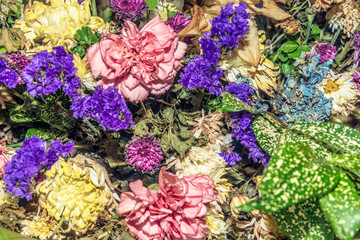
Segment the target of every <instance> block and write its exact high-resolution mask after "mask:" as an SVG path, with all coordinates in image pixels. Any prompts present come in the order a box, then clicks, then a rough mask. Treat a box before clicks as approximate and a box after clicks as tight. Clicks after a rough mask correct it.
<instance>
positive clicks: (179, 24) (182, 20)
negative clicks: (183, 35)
mask: <svg viewBox="0 0 360 240" xmlns="http://www.w3.org/2000/svg"><path fill="white" fill-rule="evenodd" d="M190 22H191V18H188V17H185V16H184V14H182V13H179V12H178V13H176V14H175V15H173V16H171V18H169V19H168V20H167V21H166V22H165V23H166V24H167V25H169V26H170V27H172V29H174V31H175V32H176V33H178V32H180V31H181V30H183V29H184V28H185V27H186V26H187V25H189V23H190Z"/></svg>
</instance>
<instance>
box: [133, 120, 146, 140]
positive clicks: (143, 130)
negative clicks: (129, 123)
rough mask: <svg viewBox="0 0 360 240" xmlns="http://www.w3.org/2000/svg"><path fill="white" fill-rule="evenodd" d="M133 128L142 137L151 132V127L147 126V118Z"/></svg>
mask: <svg viewBox="0 0 360 240" xmlns="http://www.w3.org/2000/svg"><path fill="white" fill-rule="evenodd" d="M133 129H134V134H135V135H137V136H140V137H142V136H144V135H146V134H147V133H148V132H149V127H148V126H147V124H146V121H145V120H141V121H139V122H138V123H136V124H135V126H134V128H133Z"/></svg>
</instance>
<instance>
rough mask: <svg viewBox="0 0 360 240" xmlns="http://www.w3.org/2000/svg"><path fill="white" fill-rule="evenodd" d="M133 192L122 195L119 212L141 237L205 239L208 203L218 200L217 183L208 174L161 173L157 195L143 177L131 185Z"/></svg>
mask: <svg viewBox="0 0 360 240" xmlns="http://www.w3.org/2000/svg"><path fill="white" fill-rule="evenodd" d="M129 186H130V189H131V191H132V192H126V193H122V194H121V200H120V203H119V206H118V209H117V214H118V215H120V216H126V218H125V221H126V224H127V226H128V228H129V229H130V231H132V232H133V233H135V234H136V236H137V237H138V238H139V239H140V240H145V239H149V240H158V239H165V240H177V239H179V240H180V239H204V238H205V237H206V235H207V234H208V233H209V227H208V226H207V224H206V221H205V217H206V210H207V208H206V206H205V204H206V203H209V202H212V201H214V200H216V194H215V192H214V182H213V180H212V179H210V178H209V177H208V176H199V175H191V176H186V177H184V178H181V179H179V178H178V177H176V176H175V175H174V174H172V173H169V172H166V171H165V168H164V167H163V168H162V169H161V171H160V174H159V191H158V193H157V194H155V193H154V192H152V191H151V190H149V189H147V188H145V187H144V186H143V183H142V181H141V180H137V181H136V182H132V183H130V184H129Z"/></svg>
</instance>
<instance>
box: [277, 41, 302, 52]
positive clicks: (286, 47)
mask: <svg viewBox="0 0 360 240" xmlns="http://www.w3.org/2000/svg"><path fill="white" fill-rule="evenodd" d="M298 47H299V44H297V43H296V42H286V43H284V44H283V45H281V47H280V49H281V50H282V51H284V52H286V53H290V52H293V51H295V50H296V49H297V48H298Z"/></svg>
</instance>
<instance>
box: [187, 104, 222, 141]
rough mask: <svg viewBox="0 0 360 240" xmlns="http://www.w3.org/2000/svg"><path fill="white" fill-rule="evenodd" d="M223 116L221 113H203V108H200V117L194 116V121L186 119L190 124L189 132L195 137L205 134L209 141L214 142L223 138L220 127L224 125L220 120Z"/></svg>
mask: <svg viewBox="0 0 360 240" xmlns="http://www.w3.org/2000/svg"><path fill="white" fill-rule="evenodd" d="M222 118H223V115H222V113H217V114H214V113H211V111H209V113H208V114H207V115H205V111H204V109H202V110H201V117H198V118H195V119H194V121H187V123H188V124H189V125H190V126H192V130H191V134H193V136H194V137H195V138H199V137H201V136H207V137H208V138H209V142H210V143H216V142H218V141H223V140H224V135H223V134H222V132H221V129H220V127H222V126H223V125H224V123H223V122H222V121H221V119H222Z"/></svg>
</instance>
